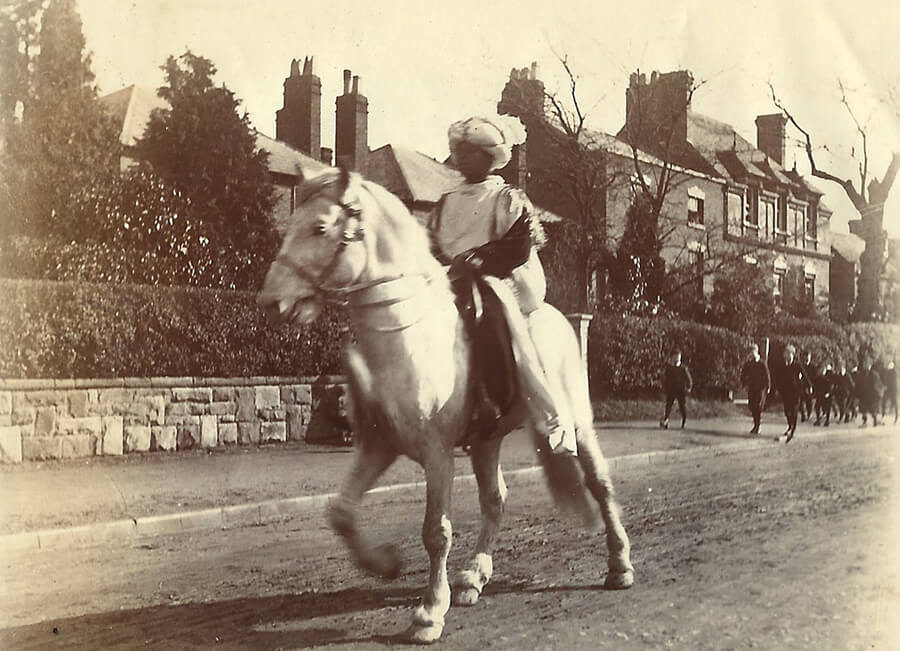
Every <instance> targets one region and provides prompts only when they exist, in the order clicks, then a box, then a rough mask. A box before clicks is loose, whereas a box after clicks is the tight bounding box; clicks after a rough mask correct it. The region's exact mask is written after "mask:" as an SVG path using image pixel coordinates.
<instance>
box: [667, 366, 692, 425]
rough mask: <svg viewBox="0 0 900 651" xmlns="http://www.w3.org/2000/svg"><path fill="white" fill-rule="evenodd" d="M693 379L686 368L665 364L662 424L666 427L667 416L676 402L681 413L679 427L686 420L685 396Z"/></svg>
mask: <svg viewBox="0 0 900 651" xmlns="http://www.w3.org/2000/svg"><path fill="white" fill-rule="evenodd" d="M692 385H693V379H692V378H691V373H690V371H688V369H687V366H685V365H684V364H679V365H678V366H675V365H674V364H666V370H665V371H664V372H663V391H665V393H666V415H665V416H664V417H663V422H665V423H666V424H667V425H668V421H669V414H670V413H672V404H673V403H674V402H675V401H676V400H677V401H678V410H679V411H680V412H681V426H682V427H684V422H685V420H686V419H687V412H686V411H685V394H686V393H687V392H688V391H690V390H691V387H692Z"/></svg>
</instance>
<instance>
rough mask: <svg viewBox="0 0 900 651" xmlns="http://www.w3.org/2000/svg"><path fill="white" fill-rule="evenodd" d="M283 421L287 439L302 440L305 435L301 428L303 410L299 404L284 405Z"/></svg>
mask: <svg viewBox="0 0 900 651" xmlns="http://www.w3.org/2000/svg"><path fill="white" fill-rule="evenodd" d="M285 411H286V412H287V413H286V415H285V423H286V425H287V439H288V441H302V440H304V438H305V436H306V430H304V428H303V412H302V411H301V405H288V406H287V407H285Z"/></svg>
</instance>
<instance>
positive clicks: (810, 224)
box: [804, 206, 819, 250]
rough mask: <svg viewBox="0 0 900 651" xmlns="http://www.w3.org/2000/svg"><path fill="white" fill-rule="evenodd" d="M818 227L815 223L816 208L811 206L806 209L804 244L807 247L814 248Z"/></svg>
mask: <svg viewBox="0 0 900 651" xmlns="http://www.w3.org/2000/svg"><path fill="white" fill-rule="evenodd" d="M818 235H819V234H818V228H817V224H816V210H815V208H814V207H813V206H809V207H807V209H806V240H805V241H804V245H805V246H806V248H808V249H813V250H815V249H816V244H817V243H816V240H817V239H818Z"/></svg>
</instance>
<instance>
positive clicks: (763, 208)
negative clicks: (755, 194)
mask: <svg viewBox="0 0 900 651" xmlns="http://www.w3.org/2000/svg"><path fill="white" fill-rule="evenodd" d="M759 212H760V222H762V219H763V212H765V224H766V226H767V228H768V229H769V230H772V229H774V230H775V231H776V232H781V233H784V232H786V231H787V216H786V215H785V214H784V211H783V210H781V211H779V210H778V204H777V202H776V201H775V199H772V198H768V197H767V198H765V199H763V200H762V201H760V204H759Z"/></svg>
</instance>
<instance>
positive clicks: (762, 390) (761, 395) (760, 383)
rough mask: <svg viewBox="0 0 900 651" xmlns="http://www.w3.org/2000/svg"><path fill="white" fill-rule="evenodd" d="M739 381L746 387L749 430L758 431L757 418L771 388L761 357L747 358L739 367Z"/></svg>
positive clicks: (767, 371) (767, 369)
mask: <svg viewBox="0 0 900 651" xmlns="http://www.w3.org/2000/svg"><path fill="white" fill-rule="evenodd" d="M741 382H742V383H743V385H744V386H746V387H747V404H748V405H749V406H750V413H751V414H752V415H753V429H752V430H751V432H753V433H759V420H760V416H761V414H762V410H763V407H764V406H765V404H766V394H768V393H769V389H771V388H772V386H771V377H770V376H769V367H768V366H766V363H765V362H764V361H762V360H761V359H759V360H755V359H751V360H748V361H747V362H746V363H745V364H744V368H742V369H741Z"/></svg>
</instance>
